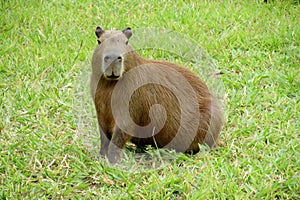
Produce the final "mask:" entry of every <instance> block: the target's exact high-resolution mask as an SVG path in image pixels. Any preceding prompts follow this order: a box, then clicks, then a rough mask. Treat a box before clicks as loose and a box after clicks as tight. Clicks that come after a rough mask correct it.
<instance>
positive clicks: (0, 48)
mask: <svg viewBox="0 0 300 200" xmlns="http://www.w3.org/2000/svg"><path fill="white" fill-rule="evenodd" d="M0 5H1V7H0V8H1V12H0V22H1V24H0V44H1V45H0V56H1V57H0V59H1V60H0V108H1V111H0V152H1V153H0V155H1V157H0V198H1V199H77V198H85V199H94V198H99V199H111V198H112V197H113V198H115V199H299V198H300V174H299V172H300V148H299V142H300V140H299V135H300V130H299V124H300V120H299V116H300V102H299V96H300V23H299V19H300V12H299V9H300V7H299V2H298V1H292V0H291V1H288V0H286V1H279V0H278V1H277V0H274V1H272V2H271V3H268V4H265V3H262V1H258V0H257V1H241V0H240V1H194V2H193V1H176V2H175V1H159V2H157V1H148V2H147V3H146V2H142V1H122V2H117V1H107V2H103V1H99V2H90V3H86V2H84V1H52V2H50V1H49V2H48V1H47V2H46V1H4V0H2V1H1V2H0ZM97 25H101V26H103V27H104V28H106V29H123V28H125V27H127V26H130V27H132V29H133V32H134V29H138V28H147V27H155V28H160V29H169V30H173V31H176V32H178V33H181V34H183V35H186V36H188V37H190V38H192V39H193V40H194V41H196V42H197V43H198V44H199V45H200V46H201V47H202V49H205V50H206V51H207V52H208V53H209V54H210V55H211V57H212V58H213V59H215V60H216V61H217V62H218V70H219V71H221V72H223V75H222V76H221V79H222V81H223V85H224V88H225V94H226V116H227V117H226V125H225V127H224V129H223V131H222V134H221V140H222V142H223V145H222V146H220V147H218V148H216V149H214V150H212V151H205V150H204V151H203V152H200V153H199V154H197V155H195V156H186V155H180V154H179V155H177V156H176V158H175V159H174V160H173V161H172V162H167V163H165V164H164V166H163V167H160V168H150V169H147V168H143V166H142V165H138V164H136V163H135V164H134V165H133V170H124V169H122V168H120V167H112V166H109V165H107V164H106V163H105V162H104V161H103V160H99V159H98V155H97V151H98V149H99V140H98V138H93V139H89V140H84V138H82V136H81V134H80V133H79V132H80V131H78V129H79V128H78V119H86V117H84V116H83V115H87V116H90V113H93V112H94V110H93V109H90V107H89V106H88V105H87V108H88V109H87V108H85V107H83V108H80V107H79V106H80V105H81V104H80V98H77V97H78V96H79V97H82V95H83V94H88V91H86V92H84V91H83V94H81V93H80V91H78V88H88V84H89V82H88V75H87V73H86V72H89V71H90V68H91V66H90V60H91V55H92V52H93V49H94V47H95V46H96V44H97V43H96V40H95V39H96V38H95V35H94V30H95V27H96V26H97ZM150 52H151V51H148V52H147V51H141V53H142V54H143V56H145V57H154V58H155V57H156V56H155V55H156V54H152V53H150ZM159 56H160V59H168V60H170V59H171V60H172V58H170V55H169V54H162V53H158V54H157V57H159ZM175 60H176V59H175ZM78 84H79V87H78ZM86 98H89V96H87V97H86ZM78 99H79V100H78ZM84 99H85V98H84ZM84 105H85V104H82V106H84ZM82 123H83V124H84V123H85V122H82ZM86 126H87V127H85V128H84V129H85V130H88V129H89V127H91V128H90V129H89V131H90V133H91V135H97V134H98V132H97V131H98V130H97V128H95V124H88V125H86Z"/></svg>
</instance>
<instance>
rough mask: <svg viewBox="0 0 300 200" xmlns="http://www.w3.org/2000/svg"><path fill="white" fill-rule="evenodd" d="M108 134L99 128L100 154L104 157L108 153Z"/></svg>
mask: <svg viewBox="0 0 300 200" xmlns="http://www.w3.org/2000/svg"><path fill="white" fill-rule="evenodd" d="M108 135H109V134H105V133H103V132H102V131H101V130H100V140H101V146H100V155H101V156H102V157H103V158H105V156H107V154H108V146H109V142H110V138H108Z"/></svg>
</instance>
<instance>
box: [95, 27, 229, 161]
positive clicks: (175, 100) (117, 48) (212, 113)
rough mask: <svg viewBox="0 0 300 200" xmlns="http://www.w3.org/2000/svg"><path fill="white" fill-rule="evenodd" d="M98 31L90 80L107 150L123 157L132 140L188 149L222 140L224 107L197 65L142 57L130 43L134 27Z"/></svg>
mask: <svg viewBox="0 0 300 200" xmlns="http://www.w3.org/2000/svg"><path fill="white" fill-rule="evenodd" d="M95 33H96V36H97V41H98V46H97V47H96V49H95V51H94V53H93V58H92V75H91V83H90V84H91V93H92V97H93V100H94V103H95V107H96V111H97V118H98V124H99V129H100V138H101V149H100V154H101V155H102V156H107V157H108V159H109V161H110V162H111V163H116V162H119V161H120V159H121V153H122V149H123V148H124V146H125V144H126V142H129V141H130V142H132V143H134V144H135V145H136V146H137V147H143V146H145V145H152V146H154V147H157V148H166V149H171V150H175V151H177V152H186V153H197V152H198V151H199V144H206V145H208V146H209V147H213V146H214V145H215V144H216V142H217V139H218V136H219V133H220V131H221V128H222V123H223V112H222V109H221V106H220V105H219V103H218V101H217V100H216V99H215V98H214V96H213V94H212V93H211V91H210V90H209V88H208V87H207V85H206V84H205V83H204V82H203V81H202V80H201V79H200V78H199V77H198V76H197V75H196V74H194V73H193V71H192V70H190V69H188V68H185V67H182V66H179V65H177V64H174V63H170V62H166V61H157V60H150V59H145V58H143V57H141V56H140V55H139V54H138V53H137V52H136V51H134V49H133V48H132V47H131V46H130V44H129V43H128V40H129V38H130V37H131V36H132V31H131V29H130V28H126V29H124V30H123V31H119V30H109V31H107V30H104V29H102V28H101V27H97V28H96V31H95Z"/></svg>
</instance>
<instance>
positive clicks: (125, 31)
mask: <svg viewBox="0 0 300 200" xmlns="http://www.w3.org/2000/svg"><path fill="white" fill-rule="evenodd" d="M123 33H124V34H125V35H126V37H127V38H128V39H129V38H130V37H131V36H132V32H131V28H130V27H127V28H125V29H124V30H123Z"/></svg>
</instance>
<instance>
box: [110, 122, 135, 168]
mask: <svg viewBox="0 0 300 200" xmlns="http://www.w3.org/2000/svg"><path fill="white" fill-rule="evenodd" d="M130 137H131V136H130V135H128V134H126V133H124V132H123V131H122V130H120V129H119V128H116V130H115V131H114V133H113V135H112V139H111V142H110V143H109V147H108V160H109V161H110V163H112V164H115V163H119V162H120V160H121V155H122V150H123V148H124V146H125V144H126V142H127V141H128V140H130Z"/></svg>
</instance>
